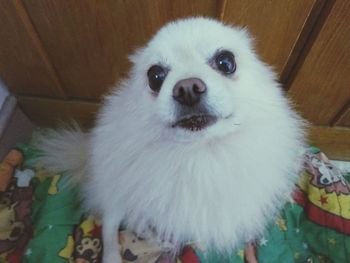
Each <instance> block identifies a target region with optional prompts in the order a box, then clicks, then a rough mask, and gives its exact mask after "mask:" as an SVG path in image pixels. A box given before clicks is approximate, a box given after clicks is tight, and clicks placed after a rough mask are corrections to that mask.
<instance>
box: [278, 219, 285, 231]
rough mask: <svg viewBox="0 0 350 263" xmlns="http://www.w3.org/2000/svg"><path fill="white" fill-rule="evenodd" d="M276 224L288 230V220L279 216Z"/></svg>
mask: <svg viewBox="0 0 350 263" xmlns="http://www.w3.org/2000/svg"><path fill="white" fill-rule="evenodd" d="M276 225H278V227H279V229H280V230H281V231H287V226H286V220H284V219H283V218H277V220H276Z"/></svg>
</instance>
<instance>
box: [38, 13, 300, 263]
mask: <svg viewBox="0 0 350 263" xmlns="http://www.w3.org/2000/svg"><path fill="white" fill-rule="evenodd" d="M218 50H229V51H231V52H233V54H234V55H235V60H236V63H237V70H236V72H235V73H234V74H233V75H232V76H229V77H228V76H224V75H222V74H220V73H219V72H217V71H216V70H214V69H213V68H212V67H211V65H210V62H208V61H210V59H211V58H212V57H213V55H214V54H215V53H216V52H217V51H218ZM131 60H132V62H133V68H132V70H131V72H130V75H129V78H128V79H126V80H124V81H123V82H122V83H121V84H120V85H118V86H117V88H116V89H115V91H113V92H112V94H110V95H109V96H107V97H106V99H105V102H104V105H103V107H102V110H101V112H100V114H99V116H98V119H97V125H96V127H95V128H94V129H93V130H92V132H91V133H89V134H84V133H82V132H80V131H79V130H78V129H75V130H72V131H67V130H64V131H57V132H55V134H54V135H53V136H49V137H46V138H45V137H43V138H41V139H40V140H39V142H38V147H39V148H40V149H41V150H43V151H44V152H45V153H46V155H45V156H44V157H42V158H41V159H40V160H39V162H40V163H41V164H42V165H44V166H45V167H47V168H52V169H54V170H55V171H61V170H71V171H72V173H73V174H76V175H78V176H79V178H80V182H81V184H82V189H83V195H84V198H85V201H86V206H87V207H88V208H89V209H92V210H93V211H95V212H97V213H99V214H100V215H101V216H102V219H103V224H104V225H103V228H104V230H103V235H104V262H105V263H111V262H120V258H119V256H118V243H117V239H116V232H117V229H118V226H119V224H120V222H121V221H124V222H125V224H126V225H127V226H128V227H129V228H130V229H132V230H134V231H136V232H137V233H142V232H143V231H146V230H147V229H149V227H150V226H152V227H153V228H154V229H155V230H156V233H157V235H158V237H159V238H161V239H168V240H171V241H172V242H175V243H184V242H187V241H194V242H198V243H201V244H202V245H205V246H208V247H209V246H210V247H214V248H217V249H219V250H230V249H233V248H235V247H236V246H237V244H238V242H240V241H245V242H247V241H251V240H253V239H254V238H255V237H257V236H258V235H260V234H261V233H262V231H263V230H264V227H265V226H266V224H267V223H268V221H269V220H271V219H272V217H273V216H274V215H275V214H276V213H277V211H278V209H279V208H280V207H281V205H282V204H283V203H284V202H285V200H286V196H287V195H288V193H290V192H291V190H292V188H293V184H294V181H295V179H296V178H297V174H298V170H299V168H300V163H301V161H300V156H301V155H300V153H301V152H302V151H303V145H304V139H303V137H304V135H303V122H302V120H301V118H299V116H298V115H297V114H296V113H295V112H294V111H293V110H292V108H291V106H290V104H289V102H288V100H287V99H286V98H285V97H284V95H283V92H282V90H281V88H280V86H279V84H278V83H277V82H276V75H275V74H274V73H273V71H272V70H271V69H270V68H269V67H268V66H266V65H265V64H264V63H262V62H261V61H260V60H259V59H258V57H257V56H256V55H255V53H254V51H253V46H252V41H251V38H250V37H249V35H248V33H247V32H246V30H245V29H241V28H234V27H230V26H225V25H223V24H221V23H220V22H217V21H214V20H211V19H206V18H191V19H185V20H179V21H176V22H173V23H170V24H168V25H166V26H165V27H164V28H162V29H161V30H160V31H159V32H158V33H157V34H156V35H155V37H154V38H153V39H152V40H151V41H150V42H149V43H148V45H147V46H146V47H145V48H143V49H140V50H138V51H137V52H136V53H135V54H134V55H133V56H132V57H131ZM154 64H162V65H165V66H167V67H168V68H169V69H170V71H169V73H168V75H167V77H166V79H165V81H164V83H163V85H162V87H161V91H160V93H159V94H158V95H155V94H154V93H152V91H151V90H150V88H149V86H148V80H147V70H148V69H149V68H150V66H152V65H154ZM190 77H196V78H200V79H202V80H203V81H204V82H205V83H206V85H207V87H208V94H207V99H208V100H207V107H208V108H210V109H211V111H212V112H214V113H215V114H216V115H217V116H218V117H219V118H220V119H219V121H218V122H217V123H215V124H214V125H212V126H210V127H208V128H206V129H204V130H201V131H196V132H191V131H186V130H184V129H181V128H172V127H171V123H173V122H174V121H175V118H176V114H175V113H176V112H175V111H176V107H175V104H176V102H175V101H174V99H173V98H172V88H173V87H174V85H175V83H177V82H178V81H179V80H181V79H186V78H190ZM231 114H232V115H231ZM228 116H231V117H230V118H228V119H225V118H226V117H228ZM81 156H86V158H81Z"/></svg>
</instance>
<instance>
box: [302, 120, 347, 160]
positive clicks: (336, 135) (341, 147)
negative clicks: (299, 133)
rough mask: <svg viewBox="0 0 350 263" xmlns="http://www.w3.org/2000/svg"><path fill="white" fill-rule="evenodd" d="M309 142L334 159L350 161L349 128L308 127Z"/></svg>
mask: <svg viewBox="0 0 350 263" xmlns="http://www.w3.org/2000/svg"><path fill="white" fill-rule="evenodd" d="M309 132H310V136H309V138H310V143H311V145H315V146H317V147H319V148H320V149H321V150H322V151H323V152H324V153H326V154H327V156H328V157H329V158H331V159H334V160H348V161H350V129H346V128H340V127H337V128H330V127H318V126H313V127H310V131H309Z"/></svg>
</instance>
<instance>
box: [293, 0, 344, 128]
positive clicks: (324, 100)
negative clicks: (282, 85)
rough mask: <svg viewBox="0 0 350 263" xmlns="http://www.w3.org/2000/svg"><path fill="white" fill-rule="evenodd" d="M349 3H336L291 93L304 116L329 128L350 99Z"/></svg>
mask: <svg viewBox="0 0 350 263" xmlns="http://www.w3.org/2000/svg"><path fill="white" fill-rule="evenodd" d="M349 17H350V2H349V1H346V0H339V1H336V2H335V3H334V5H333V8H332V10H331V11H330V13H329V16H328V18H327V20H326V21H325V23H324V25H323V27H322V29H321V31H320V32H319V34H318V36H317V38H316V40H315V42H314V44H313V46H312V47H311V49H310V51H309V53H308V55H307V56H306V58H305V60H304V63H303V64H302V65H301V67H300V69H299V70H298V73H297V74H296V76H295V79H294V81H293V82H292V84H291V87H290V89H289V94H290V95H291V97H292V98H293V99H294V101H296V103H297V104H298V105H299V108H300V110H301V112H302V114H303V116H304V117H305V118H306V119H308V120H309V121H311V122H312V123H314V124H316V125H330V124H332V122H333V119H334V118H336V116H337V115H338V114H339V111H341V110H342V109H343V107H344V105H346V103H347V102H348V101H349V99H350V88H349V84H350V74H349V72H350V52H349V50H350V26H349Z"/></svg>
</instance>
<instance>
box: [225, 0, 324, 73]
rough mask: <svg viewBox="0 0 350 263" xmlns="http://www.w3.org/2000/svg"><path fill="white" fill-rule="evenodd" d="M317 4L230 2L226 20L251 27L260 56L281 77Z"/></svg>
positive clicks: (298, 0)
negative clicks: (280, 74)
mask: <svg viewBox="0 0 350 263" xmlns="http://www.w3.org/2000/svg"><path fill="white" fill-rule="evenodd" d="M323 2H324V1H317V0H285V1H280V0H270V1H263V0H260V1H256V0H248V1H230V0H228V1H227V3H226V5H225V9H224V13H223V15H222V17H223V20H224V21H226V22H229V23H233V24H237V25H240V26H247V27H248V29H249V31H250V32H251V33H252V35H253V36H254V37H255V40H256V47H257V51H258V54H259V55H260V56H261V57H262V59H263V60H264V61H266V62H268V63H269V64H271V65H273V66H274V67H275V68H276V70H277V72H278V73H281V72H282V71H283V69H284V67H285V66H286V64H287V62H288V58H289V56H290V55H291V53H292V51H293V47H294V45H295V44H296V42H297V40H298V37H299V35H300V33H301V31H302V29H303V26H304V24H305V23H306V22H307V19H308V18H309V16H310V15H311V12H312V10H318V9H317V8H316V9H314V6H315V5H321V4H323Z"/></svg>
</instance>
